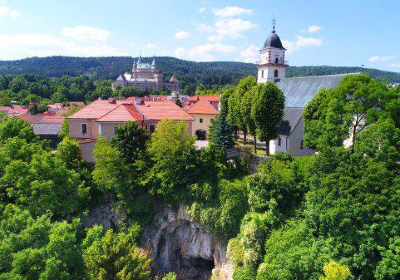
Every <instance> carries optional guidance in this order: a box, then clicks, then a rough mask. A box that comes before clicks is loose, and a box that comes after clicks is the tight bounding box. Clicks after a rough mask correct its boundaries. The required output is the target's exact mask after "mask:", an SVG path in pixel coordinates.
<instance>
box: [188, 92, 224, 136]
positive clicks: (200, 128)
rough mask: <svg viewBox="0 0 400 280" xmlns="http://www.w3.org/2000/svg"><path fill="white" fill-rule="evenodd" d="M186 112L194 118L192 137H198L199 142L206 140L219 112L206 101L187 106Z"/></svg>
mask: <svg viewBox="0 0 400 280" xmlns="http://www.w3.org/2000/svg"><path fill="white" fill-rule="evenodd" d="M184 110H185V111H186V113H188V114H189V115H191V116H192V117H193V118H194V122H193V126H192V135H193V136H197V139H199V140H206V139H207V138H208V135H209V132H210V126H211V124H212V123H213V121H214V120H215V118H216V117H217V116H218V114H219V111H218V110H217V109H215V107H214V106H213V105H211V103H210V102H209V101H207V100H205V99H203V100H198V101H197V102H196V103H194V104H192V105H188V106H186V107H185V108H184Z"/></svg>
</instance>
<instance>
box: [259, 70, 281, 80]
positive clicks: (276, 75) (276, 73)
mask: <svg viewBox="0 0 400 280" xmlns="http://www.w3.org/2000/svg"><path fill="white" fill-rule="evenodd" d="M278 76H279V71H278V70H275V71H274V78H278ZM261 78H262V79H263V78H264V70H261Z"/></svg>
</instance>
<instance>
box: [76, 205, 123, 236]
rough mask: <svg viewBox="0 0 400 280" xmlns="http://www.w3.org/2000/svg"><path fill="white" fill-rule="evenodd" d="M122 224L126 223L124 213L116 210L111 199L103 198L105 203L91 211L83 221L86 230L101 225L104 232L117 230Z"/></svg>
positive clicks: (121, 210)
mask: <svg viewBox="0 0 400 280" xmlns="http://www.w3.org/2000/svg"><path fill="white" fill-rule="evenodd" d="M124 222H127V216H126V213H125V211H123V209H119V208H117V206H116V205H115V203H114V201H113V199H112V198H111V197H105V202H104V203H102V204H100V205H98V206H96V207H94V208H93V209H91V210H90V211H89V213H88V215H87V216H86V217H85V218H84V219H83V224H84V225H85V227H87V228H91V227H93V226H94V225H102V226H103V228H104V229H106V230H107V229H110V228H115V229H119V225H120V224H121V223H124Z"/></svg>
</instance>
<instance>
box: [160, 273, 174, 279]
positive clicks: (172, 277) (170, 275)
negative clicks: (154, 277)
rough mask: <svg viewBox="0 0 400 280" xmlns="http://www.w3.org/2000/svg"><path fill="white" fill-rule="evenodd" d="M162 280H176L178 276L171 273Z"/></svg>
mask: <svg viewBox="0 0 400 280" xmlns="http://www.w3.org/2000/svg"><path fill="white" fill-rule="evenodd" d="M162 280H176V274H175V273H173V272H169V273H168V274H166V275H165V276H164V277H163V278H162Z"/></svg>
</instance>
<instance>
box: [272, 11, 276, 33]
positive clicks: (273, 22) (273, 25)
mask: <svg viewBox="0 0 400 280" xmlns="http://www.w3.org/2000/svg"><path fill="white" fill-rule="evenodd" d="M275 25H276V19H275V12H274V13H273V14H272V32H275Z"/></svg>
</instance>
